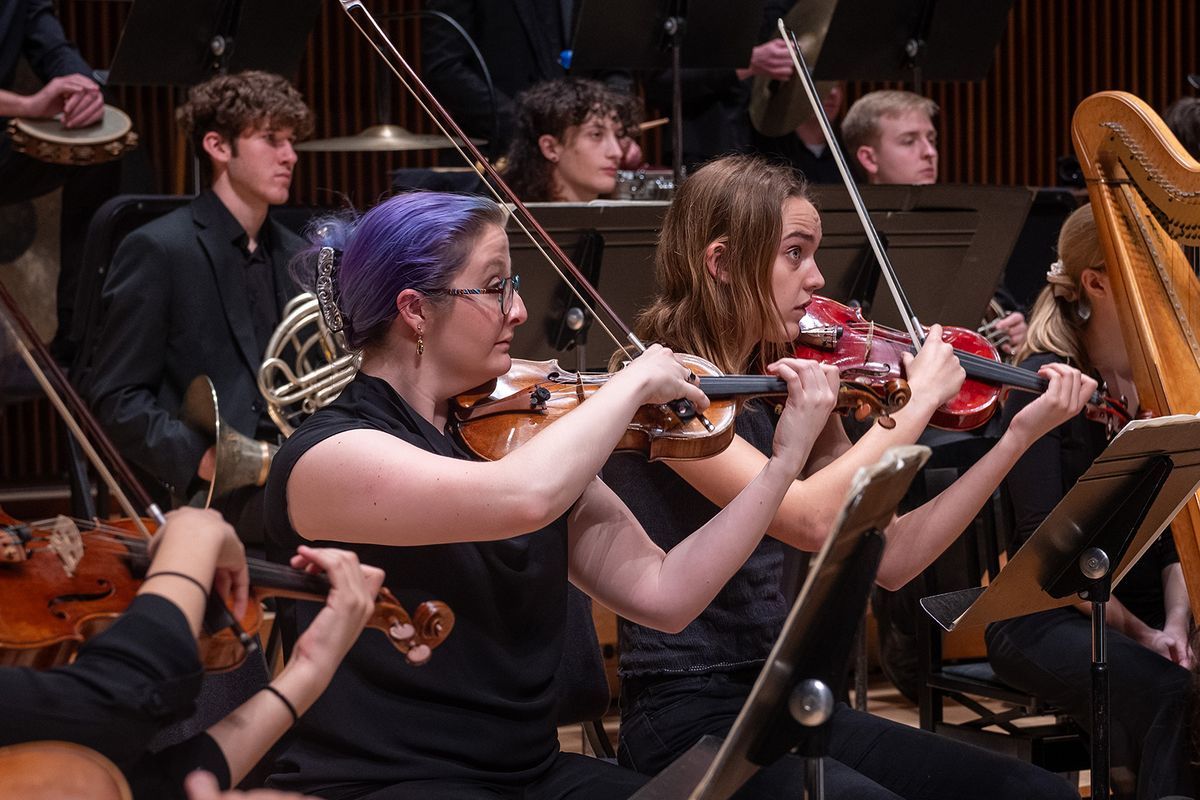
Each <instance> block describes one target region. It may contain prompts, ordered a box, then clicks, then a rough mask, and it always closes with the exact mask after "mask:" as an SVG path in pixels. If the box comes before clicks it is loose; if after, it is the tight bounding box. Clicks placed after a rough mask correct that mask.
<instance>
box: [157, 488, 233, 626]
mask: <svg viewBox="0 0 1200 800" xmlns="http://www.w3.org/2000/svg"><path fill="white" fill-rule="evenodd" d="M150 548H151V562H150V568H149V569H148V570H147V574H148V575H153V574H154V573H156V572H174V573H180V574H183V575H187V576H189V577H191V578H192V579H194V580H195V581H198V582H199V583H200V584H201V585H202V586H209V587H211V591H214V592H217V593H218V594H219V595H220V596H222V597H226V598H229V599H231V600H232V601H233V607H232V610H233V613H234V615H235V616H237V617H239V618H240V617H241V616H242V614H243V613H244V612H245V610H246V604H247V602H248V599H249V593H250V574H249V570H248V569H247V567H246V549H245V547H244V546H243V545H242V543H241V541H239V540H238V538H237V534H236V533H235V532H234V530H233V527H232V526H231V525H229V524H228V523H227V522H225V520H224V518H223V517H222V516H221V515H220V514H219V513H217V512H216V511H213V510H211V509H208V510H203V509H198V508H181V509H178V510H175V511H172V512H170V513H168V514H167V522H166V525H164V526H163V528H162V530H160V531H159V532H158V534H157V535H156V536H155V537H154V539H153V540H152V542H151V545H150ZM142 592H150V593H153V594H158V595H162V596H164V597H166V598H167V599H168V600H171V602H173V603H175V605H177V606H179V608H180V610H181V611H183V613H184V615H185V616H186V617H187V618H188V622H189V623H190V624H192V630H193V632H195V631H198V630H199V626H200V620H201V619H202V618H203V615H204V607H205V605H206V602H207V597H206V596H201V593H200V592H199V591H197V588H196V587H195V586H193V585H190V582H189V581H187V580H186V579H183V578H178V577H176V576H164V577H162V578H157V579H154V580H148V581H145V582H144V583H143V584H142V588H141V589H140V590H139V594H140V593H142Z"/></svg>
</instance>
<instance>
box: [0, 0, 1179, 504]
mask: <svg viewBox="0 0 1200 800" xmlns="http://www.w3.org/2000/svg"><path fill="white" fill-rule="evenodd" d="M158 1H159V2H171V1H172V0H158ZM901 1H902V0H896V2H901ZM421 5H422V2H421V0H372V1H371V2H370V7H371V9H372V10H373V12H375V13H376V14H380V15H389V16H395V15H400V14H404V13H410V12H413V11H417V10H419V9H420V8H421ZM731 5H732V4H731ZM58 6H59V14H60V17H61V19H62V22H63V26H64V28H65V29H66V31H67V34H68V36H70V37H71V38H72V39H73V40H74V41H76V42H77V43H78V45H79V48H80V50H81V52H82V53H83V55H84V57H85V58H86V59H88V61H89V62H90V63H91V64H92V65H93V66H96V67H98V68H107V67H108V65H109V64H110V62H111V60H112V57H113V54H114V52H115V51H116V46H117V41H118V38H119V36H120V31H121V28H122V25H123V24H124V21H125V19H126V17H127V16H128V13H129V9H130V7H131V3H130V2H129V0H58ZM1198 6H1200V4H1198V3H1197V2H1196V0H1017V2H1016V3H1015V5H1014V7H1013V10H1012V13H1011V16H1010V22H1009V25H1008V27H1007V29H1006V31H1005V33H1004V36H1003V38H1002V39H1001V42H1000V43H999V45H998V46H997V48H996V54H995V61H994V63H993V66H992V70H991V72H990V74H989V75H988V77H987V79H986V80H984V81H982V82H981V83H978V84H964V83H931V84H927V85H926V87H925V92H926V93H927V94H928V95H929V96H930V97H932V98H933V99H934V100H936V101H937V102H938V104H939V105H940V106H941V107H942V113H941V115H940V116H939V119H938V127H939V135H940V137H941V141H942V146H941V154H942V168H941V177H942V179H943V180H946V181H956V182H967V183H995V184H1028V185H1053V184H1054V183H1055V182H1056V179H1055V162H1056V159H1057V158H1058V157H1059V156H1061V155H1066V154H1070V152H1071V144H1070V120H1071V114H1072V112H1073V110H1074V108H1075V106H1076V104H1078V102H1079V101H1080V100H1081V99H1082V98H1084V97H1086V96H1087V95H1088V94H1091V93H1092V92H1095V91H1099V90H1102V89H1122V90H1125V91H1129V92H1132V93H1134V94H1136V95H1138V96H1140V97H1142V98H1143V99H1145V100H1146V101H1147V102H1149V103H1150V105H1152V106H1153V107H1155V108H1158V109H1163V108H1165V107H1166V106H1167V105H1168V104H1169V103H1170V102H1172V101H1173V100H1175V99H1176V98H1178V97H1181V96H1183V95H1186V94H1191V93H1192V90H1191V89H1190V87H1188V86H1187V84H1186V82H1185V74H1186V73H1188V72H1200V50H1198V48H1197V38H1198V37H1200V10H1198ZM385 24H386V25H387V29H388V31H389V33H390V34H391V35H392V36H393V38H394V40H395V41H396V42H397V43H398V46H399V47H400V49H401V51H402V52H403V53H405V54H406V55H409V56H411V57H412V59H413V60H414V61H416V62H418V68H419V55H418V52H419V45H420V39H419V25H418V23H417V22H416V21H415V20H402V19H390V20H388V21H387V22H386V23H385ZM378 63H379V60H378V57H377V56H375V54H374V53H373V52H369V51H368V49H367V47H366V45H365V42H364V40H363V39H362V37H361V36H360V35H359V34H358V32H357V31H356V30H355V29H354V28H353V26H352V25H351V23H350V22H349V20H348V19H347V17H346V16H345V14H344V13H343V12H342V11H341V7H340V5H339V4H338V3H336V2H334V0H328V2H326V4H325V6H324V7H323V8H322V9H321V12H320V15H319V17H318V19H317V22H316V25H315V26H314V29H313V32H312V34H311V36H310V39H309V46H308V50H307V52H306V54H305V57H304V59H303V61H302V63H301V65H300V69H299V71H298V74H297V75H296V76H293V77H294V78H295V79H296V81H297V85H298V86H299V88H300V90H301V91H302V92H303V93H304V95H305V97H306V98H307V99H308V101H309V103H310V104H311V105H312V106H313V108H314V110H315V112H316V122H317V126H316V136H317V137H321V138H324V137H330V136H345V135H350V134H353V133H356V132H358V131H360V130H362V129H363V128H365V127H367V126H368V125H371V124H374V123H376V122H380V121H383V120H381V119H380V118H379V114H378V113H377V110H376V105H377V102H376V97H377V92H378V91H379V90H380V88H382V86H381V83H380V80H381V79H380V76H379V70H378ZM392 83H393V82H392V81H390V80H389V81H387V84H386V85H387V86H391V85H392ZM883 86H884V85H883V84H866V83H863V84H854V85H851V86H850V87H849V88H848V96H849V98H850V99H851V100H853V99H854V98H856V97H859V96H861V95H862V94H863V93H865V92H867V91H870V90H871V89H874V88H882V87H883ZM115 95H116V102H117V103H118V104H119V105H120V106H122V107H123V108H124V109H125V110H126V111H127V112H128V113H129V114H130V116H131V117H132V118H133V121H134V124H135V126H136V129H137V130H138V132H139V133H140V134H141V141H142V146H143V148H144V149H145V153H146V155H147V156H148V160H149V162H150V164H151V165H152V167H153V172H154V178H153V180H154V184H155V185H154V190H155V191H160V192H172V191H174V192H178V191H183V190H185V188H190V185H189V181H190V177H189V176H190V169H189V166H188V156H187V153H186V147H185V146H184V143H183V142H182V140H181V138H180V137H179V135H178V134H177V132H176V129H175V125H174V113H175V108H176V105H177V102H178V99H179V94H178V92H177V91H175V90H170V89H164V88H121V89H117V90H116V92H115ZM386 113H387V115H388V116H390V117H391V120H390V121H393V122H395V123H397V124H400V125H404V126H405V127H407V128H409V129H410V130H412V131H414V132H420V133H425V132H432V130H433V127H432V125H431V123H430V121H429V120H428V119H427V118H426V117H425V116H424V114H423V113H422V112H421V111H420V110H419V109H418V108H417V107H416V104H415V103H414V102H413V100H412V99H411V98H409V97H407V96H404V95H402V94H401V92H400V91H399V90H396V91H393V93H392V96H391V99H390V102H388V103H387V104H386ZM655 115H656V114H652V116H655ZM662 135H663V129H659V130H656V131H651V132H650V133H649V134H648V138H647V141H646V142H645V143H644V149H645V151H646V152H647V153H649V154H659V155H660V156H661V142H662ZM439 158H440V159H442V163H445V164H454V163H455V161H454V159H456V158H457V156H454V155H453V154H446V155H439V154H437V153H430V152H424V153H397V154H306V155H303V156H302V157H301V161H300V167H299V170H298V172H297V179H296V182H295V184H294V186H293V193H292V194H293V201H294V202H296V203H300V204H304V205H323V206H337V205H341V204H343V203H344V202H346V201H349V202H352V203H354V204H356V205H358V206H360V207H362V206H365V205H369V204H370V203H372V202H373V201H375V200H376V199H378V198H379V197H380V196H381V195H383V194H384V193H385V192H386V191H387V188H388V185H389V181H388V177H387V175H388V171H389V170H392V169H395V168H397V167H407V166H427V165H433V164H437V163H438V161H439ZM49 413H50V412H49V409H48V406H46V405H45V404H44V403H42V402H38V403H33V404H23V405H20V406H9V407H8V408H7V409H6V410H2V411H0V484H3V483H7V482H10V481H14V480H30V479H32V480H44V479H45V478H46V477H47V476H49V475H55V474H58V473H59V472H60V471H61V464H60V462H59V455H58V444H57V434H56V432H55V431H54V426H53V424H52V422H51V418H50V416H49ZM31 431H38V432H39V433H37V434H31V433H30V432H31Z"/></svg>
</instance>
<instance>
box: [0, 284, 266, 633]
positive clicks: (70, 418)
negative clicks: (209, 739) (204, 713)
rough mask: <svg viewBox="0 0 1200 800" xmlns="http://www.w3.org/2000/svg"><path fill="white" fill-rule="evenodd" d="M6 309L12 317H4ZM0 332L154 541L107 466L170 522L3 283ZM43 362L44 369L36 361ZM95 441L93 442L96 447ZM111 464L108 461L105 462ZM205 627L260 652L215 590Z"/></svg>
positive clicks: (158, 518) (153, 514)
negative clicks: (230, 633) (226, 631)
mask: <svg viewBox="0 0 1200 800" xmlns="http://www.w3.org/2000/svg"><path fill="white" fill-rule="evenodd" d="M5 309H7V312H8V313H3V312H4V310H5ZM0 323H3V325H2V326H0V331H2V330H7V331H8V332H9V334H10V335H11V338H12V340H13V342H14V343H15V345H16V348H17V352H18V353H19V354H20V356H21V358H22V360H24V362H25V364H26V365H27V366H28V367H29V371H30V372H32V373H33V376H34V378H36V379H37V382H38V383H39V384H40V385H41V387H42V390H43V391H44V392H45V393H46V397H48V398H49V399H50V402H51V404H53V406H54V408H55V409H56V410H57V411H58V413H59V416H60V417H62V421H63V424H65V425H66V426H67V428H68V429H69V430H70V431H71V433H72V435H74V436H75V439H76V441H78V442H79V446H80V447H81V448H83V452H84V454H85V455H86V456H87V458H88V461H90V462H91V463H92V466H93V467H95V468H96V472H97V474H99V475H100V477H101V479H103V480H104V482H105V483H106V484H108V488H109V491H111V492H112V495H113V497H115V498H116V499H117V503H118V504H119V505H120V506H121V510H122V511H124V512H125V514H126V515H128V517H129V518H130V519H131V520H132V521H133V524H134V525H136V526H137V528H138V530H139V531H140V532H141V533H142V534H143V535H145V537H146V538H147V539H150V531H148V530H147V529H146V526H145V524H143V522H142V518H141V515H140V514H138V513H137V512H136V511H135V510H134V508H133V503H132V502H130V500H129V497H128V496H127V495H126V494H125V492H124V491H122V489H121V483H120V482H118V481H117V479H116V477H114V475H113V473H112V470H110V469H109V466H108V465H110V464H111V465H112V469H113V470H116V471H117V472H118V473H119V474H120V476H121V481H122V482H124V483H125V485H126V486H127V487H128V488H129V491H130V492H132V493H133V494H134V495H135V496H136V497H137V501H138V504H139V505H141V506H142V507H143V508H144V509H145V510H146V512H145V513H146V516H148V517H150V519H152V520H154V522H155V523H157V524H158V525H159V526H162V525H165V524H166V522H167V518H166V516H165V515H164V514H163V512H162V509H160V508H159V507H158V504H157V503H155V502H154V501H153V500H152V499H151V498H150V493H149V492H147V491H146V488H145V487H144V486H142V484H141V482H140V481H138V479H137V477H136V476H134V474H133V470H131V469H130V468H129V464H128V463H126V461H125V459H124V458H122V457H121V454H120V453H119V452H117V448H116V446H115V445H113V443H112V440H111V439H109V438H108V435H107V434H105V432H104V429H103V428H102V427H100V423H99V422H98V421H97V420H96V418H95V417H94V416H92V412H91V411H90V410H89V409H88V407H87V404H86V403H84V402H83V398H81V397H80V396H79V393H78V392H76V391H75V387H74V386H72V385H71V382H70V381H68V380H67V376H66V375H65V374H64V373H63V371H62V369H61V368H60V367H59V366H58V364H57V362H55V360H54V357H53V356H51V355H50V351H49V350H47V349H46V345H44V344H42V340H41V339H40V338H38V335H37V331H35V330H34V329H33V325H32V324H30V322H29V318H28V317H26V316H25V314H24V313H22V312H21V309H20V307H19V306H18V305H17V301H16V300H14V299H13V297H12V295H10V294H9V293H8V289H6V288H5V286H4V284H3V283H0ZM39 360H40V361H41V362H42V363H41V365H39V364H38V361H39ZM84 428H86V429H87V433H85V432H84ZM93 443H95V444H93ZM97 445H98V446H99V448H100V450H103V451H104V455H103V457H101V455H100V453H99V452H97V450H96V446H97ZM106 462H107V463H106ZM205 624H206V625H210V627H212V629H213V630H218V629H220V628H224V627H228V628H230V629H231V630H232V631H233V632H234V635H236V636H237V637H238V640H239V641H240V642H241V645H242V647H243V648H245V650H246V652H247V653H253V652H255V651H256V650H257V649H258V642H257V641H256V640H255V639H254V638H253V637H252V636H250V635H249V634H247V633H246V632H245V631H244V630H242V627H241V625H239V624H238V621H237V620H236V619H234V618H233V615H232V614H231V613H230V612H229V609H228V608H226V606H225V603H224V602H223V601H222V600H221V599H220V596H219V595H218V594H217V593H216V592H212V593H210V594H209V597H208V609H207V611H206V612H205Z"/></svg>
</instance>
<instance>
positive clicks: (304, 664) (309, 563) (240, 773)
mask: <svg viewBox="0 0 1200 800" xmlns="http://www.w3.org/2000/svg"><path fill="white" fill-rule="evenodd" d="M292 566H293V567H296V568H297V569H308V570H309V571H310V572H317V571H320V572H324V573H326V574H327V575H328V576H329V582H330V584H331V586H332V588H331V590H330V592H329V596H328V597H327V598H326V601H325V607H324V608H323V609H321V612H320V613H319V614H317V616H316V618H315V619H314V620H313V622H312V624H311V625H309V626H308V628H306V629H305V631H304V633H303V634H302V635H301V636H300V638H299V639H297V640H296V646H295V647H294V648H293V650H292V657H291V659H290V660H289V661H288V663H287V665H286V666H285V667H284V668H283V670H282V671H281V672H280V673H279V675H278V676H276V677H275V679H274V680H272V681H271V686H272V687H273V688H274V689H275V690H276V691H278V692H280V693H281V694H282V695H283V696H284V697H286V698H287V699H288V701H289V702H290V703H291V704H292V705H293V706H294V707H295V709H296V713H297V714H301V715H302V714H304V712H305V711H307V710H308V709H309V707H310V706H312V704H313V703H315V702H316V700H317V698H318V697H320V696H321V693H322V692H324V691H325V688H326V687H327V686H328V685H329V681H330V680H331V679H332V678H333V673H334V671H335V670H336V669H337V667H338V664H340V663H341V661H342V658H343V657H344V656H345V655H346V653H347V651H349V650H350V647H351V645H353V644H354V642H355V640H356V639H357V638H358V635H359V634H360V633H361V632H362V629H363V625H364V624H365V623H366V621H367V619H368V618H369V617H370V615H371V612H372V610H373V609H374V607H375V596H376V595H377V594H379V587H380V586H382V585H383V577H384V576H383V571H382V570H380V569H377V568H375V567H368V566H364V565H361V564H359V563H358V558H357V556H355V555H354V554H353V553H350V552H347V551H344V550H326V549H314V548H310V547H301V548H300V553H299V555H297V556H296V557H294V558H293V559H292ZM292 722H293V721H292V714H291V712H290V711H288V709H287V706H285V705H284V704H283V701H281V700H280V699H279V698H278V697H276V696H275V695H274V694H273V693H271V692H268V691H260V692H258V693H256V694H255V695H254V696H253V697H251V698H250V699H249V700H247V701H246V702H244V703H242V705H240V706H238V707H237V708H236V709H234V710H233V711H232V712H231V713H230V714H229V715H228V716H226V717H225V718H224V719H222V720H221V721H220V722H218V723H217V724H216V725H213V726H212V727H211V728H209V729H208V734H209V736H211V737H212V738H213V740H214V741H216V743H217V746H218V747H220V748H221V752H222V753H223V754H224V755H225V761H226V763H227V764H228V765H229V774H230V778H231V780H232V782H233V783H234V784H236V783H238V782H239V781H241V779H242V778H243V777H245V775H246V773H247V772H249V771H250V768H251V767H253V766H254V765H255V764H257V763H258V761H259V760H260V759H261V758H262V757H263V756H264V755H265V754H266V752H267V750H269V749H270V747H271V745H273V744H274V743H275V742H276V741H277V740H278V739H279V737H280V736H282V735H283V734H284V733H285V732H286V731H287V730H288V728H290V727H291V726H292Z"/></svg>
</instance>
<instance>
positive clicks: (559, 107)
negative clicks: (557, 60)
mask: <svg viewBox="0 0 1200 800" xmlns="http://www.w3.org/2000/svg"><path fill="white" fill-rule="evenodd" d="M640 114H641V109H640V108H639V105H638V101H637V98H635V97H633V96H632V95H629V94H626V93H624V92H618V91H616V90H614V89H610V88H609V87H607V86H605V85H604V84H603V83H600V82H599V81H593V80H586V79H582V78H563V79H561V80H553V81H546V82H544V83H539V84H537V85H536V86H534V87H532V88H531V89H527V90H526V91H524V92H522V93H521V94H519V95H518V96H517V100H516V109H515V112H514V117H515V120H514V126H515V132H514V135H513V140H512V144H511V145H509V150H508V167H507V168H506V171H505V178H506V180H508V182H509V184H510V185H511V186H512V188H513V190H514V191H515V192H516V193H517V195H518V196H519V197H520V198H521V199H522V200H525V201H529V202H549V201H558V202H571V203H586V202H588V201H591V200H595V199H596V198H598V197H600V196H601V195H606V194H611V193H612V192H613V190H615V189H616V188H617V170H618V169H620V167H621V164H622V163H628V162H629V160H630V158H631V153H630V151H631V149H632V148H636V147H637V145H636V144H635V143H634V141H633V140H632V139H631V138H630V136H629V134H630V133H631V132H632V131H633V128H634V126H636V125H637V123H638V122H639V121H640ZM634 160H637V159H634Z"/></svg>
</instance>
